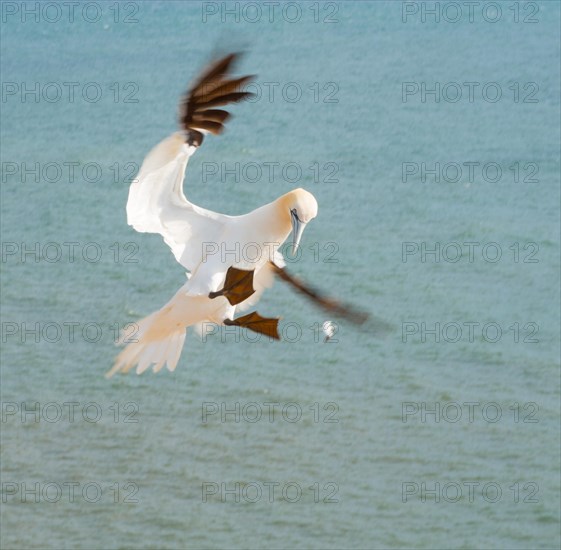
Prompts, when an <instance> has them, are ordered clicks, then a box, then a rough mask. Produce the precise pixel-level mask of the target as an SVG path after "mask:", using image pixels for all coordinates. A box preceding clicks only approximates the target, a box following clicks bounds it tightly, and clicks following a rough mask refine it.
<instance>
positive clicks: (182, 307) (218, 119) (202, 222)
mask: <svg viewBox="0 0 561 550" xmlns="http://www.w3.org/2000/svg"><path fill="white" fill-rule="evenodd" d="M238 58H239V54H236V53H233V54H229V55H226V56H224V57H222V58H220V59H218V60H216V61H214V62H213V63H211V64H210V66H209V67H208V68H207V69H206V70H204V71H203V73H202V74H201V75H200V76H199V78H198V79H197V80H196V81H195V83H194V84H193V85H192V86H191V87H190V88H189V90H188V91H187V94H186V95H185V97H184V98H183V99H182V102H181V104H180V117H179V120H180V124H181V130H180V131H179V132H176V133H174V134H172V135H171V136H169V137H168V138H166V139H164V140H163V141H162V142H161V143H159V144H158V145H156V146H155V147H154V149H152V151H150V152H149V153H148V155H147V156H146V158H145V159H144V162H143V163H142V166H141V168H140V171H139V173H138V175H137V177H136V178H135V179H134V180H133V182H132V184H131V186H130V190H129V197H128V201H127V209H126V210H127V222H128V224H129V225H131V226H132V227H133V228H134V229H135V230H136V231H138V232H141V233H159V234H160V235H162V237H163V239H164V241H165V243H166V244H167V245H168V246H169V247H170V249H171V251H172V253H173V255H174V256H175V259H176V260H177V261H178V262H179V263H180V264H181V265H182V266H183V267H184V268H185V269H186V270H188V273H187V282H186V283H185V284H184V285H183V286H182V287H181V288H180V289H179V290H178V291H177V293H176V294H175V295H174V296H173V298H172V299H171V300H170V301H169V302H168V303H167V304H166V305H164V306H163V307H162V308H161V309H160V310H158V311H156V312H154V313H152V314H150V315H148V316H147V317H145V318H144V319H141V320H140V321H138V322H137V323H136V324H135V325H134V326H135V328H136V330H135V334H134V335H132V336H130V338H129V343H128V344H127V345H126V347H125V348H124V349H123V350H122V351H121V353H120V354H119V355H118V356H117V358H116V360H115V363H114V365H113V368H112V369H111V370H110V371H109V372H108V373H107V374H106V376H107V377H111V376H112V375H113V374H115V373H116V372H127V371H129V370H130V369H132V368H133V367H134V366H136V372H137V374H141V373H142V372H144V371H145V370H147V369H148V368H149V367H150V366H153V371H154V372H158V371H160V370H161V369H162V368H163V367H164V366H167V368H168V370H170V371H173V370H175V368H176V366H177V363H178V361H179V357H180V355H181V351H182V349H183V344H184V341H185V336H186V328H187V327H189V326H199V327H200V326H201V325H202V324H203V323H216V324H218V325H229V326H238V327H244V328H246V329H248V330H252V331H255V332H257V333H260V334H264V335H267V336H268V337H270V338H272V339H279V334H278V321H279V319H278V318H266V317H262V316H261V315H260V314H259V313H257V312H256V311H253V312H251V313H248V314H245V315H242V316H238V317H236V316H235V315H236V314H237V313H239V312H243V311H247V309H249V308H251V307H252V306H253V305H254V304H255V303H256V302H257V301H258V300H259V298H260V297H261V294H262V293H263V291H264V290H265V289H266V288H268V287H270V286H271V285H272V282H273V279H274V277H275V276H278V277H279V278H280V279H281V280H283V281H285V282H287V283H288V284H290V285H291V286H292V287H293V288H294V289H296V290H297V291H298V292H301V293H302V294H303V295H305V296H306V297H308V298H309V299H311V300H313V301H314V302H315V303H316V304H317V305H319V306H320V307H322V308H323V309H325V310H326V311H329V312H331V313H333V314H335V315H339V316H342V317H345V318H347V319H349V320H350V321H352V322H355V323H363V322H364V321H365V320H366V318H367V315H366V314H364V313H362V312H359V311H355V310H354V309H353V308H351V307H349V306H346V305H344V304H342V303H340V302H339V301H336V300H333V299H332V298H328V297H326V296H324V295H323V294H322V293H321V292H319V291H318V290H316V289H313V288H311V287H310V286H309V285H306V284H305V283H304V282H302V281H301V280H300V279H299V278H297V277H295V276H293V275H291V274H289V273H288V272H287V270H286V268H285V262H284V259H283V256H282V254H281V253H280V251H279V247H280V246H281V245H282V244H283V243H284V242H285V241H286V239H287V238H288V236H289V235H290V233H291V232H292V235H293V238H292V245H293V250H295V249H296V248H297V247H298V246H299V243H300V239H301V237H302V233H303V231H304V228H305V227H306V224H307V223H309V222H310V220H312V219H314V218H315V217H316V215H317V212H318V204H317V201H316V199H315V198H314V196H313V195H312V194H311V193H309V192H308V191H305V190H304V189H300V188H299V189H294V190H293V191H290V192H289V193H286V194H284V195H282V196H281V197H279V198H277V199H276V200H274V201H273V202H271V203H269V204H265V205H264V206H261V207H259V208H257V209H255V210H253V211H251V212H249V213H248V214H244V215H241V216H227V215H225V214H220V213H218V212H213V211H211V210H206V209H204V208H201V207H199V206H196V205H195V204H193V203H191V202H190V201H188V200H187V198H186V197H185V194H184V193H183V179H184V175H185V169H186V167H187V163H188V161H189V158H190V157H191V156H192V155H193V154H194V153H195V151H196V150H197V149H198V148H199V147H200V146H201V144H202V143H203V140H204V137H205V135H207V134H213V135H218V134H221V133H222V132H223V130H224V124H225V122H226V121H227V120H228V118H229V117H230V113H228V112H227V111H225V110H223V109H217V108H216V107H223V106H225V105H228V104H230V103H237V102H239V101H241V100H243V99H245V98H247V97H250V96H251V95H252V94H251V93H250V92H247V91H242V88H243V85H244V84H246V83H247V82H249V81H251V79H252V78H254V77H253V76H243V77H241V78H234V77H232V75H231V72H230V71H231V68H232V67H233V65H234V63H235V61H236V60H237V59H238ZM248 245H251V246H252V247H253V249H252V250H253V252H252V254H251V258H250V257H249V254H243V255H241V254H235V255H234V256H235V257H234V258H232V254H222V251H224V250H227V251H232V250H245V247H246V246H248ZM120 343H126V338H125V337H124V335H122V336H121V339H120Z"/></svg>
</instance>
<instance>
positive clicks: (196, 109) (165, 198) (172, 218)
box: [127, 54, 252, 271]
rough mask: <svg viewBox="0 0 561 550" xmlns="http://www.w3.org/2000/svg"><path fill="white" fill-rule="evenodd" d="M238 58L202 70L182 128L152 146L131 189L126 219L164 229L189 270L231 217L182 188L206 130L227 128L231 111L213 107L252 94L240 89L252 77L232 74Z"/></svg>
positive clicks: (184, 106) (183, 108) (141, 227)
mask: <svg viewBox="0 0 561 550" xmlns="http://www.w3.org/2000/svg"><path fill="white" fill-rule="evenodd" d="M238 57H239V54H230V55H227V56H225V57H223V58H221V59H219V60H217V61H215V62H214V63H212V64H211V65H210V66H209V67H208V68H207V69H206V70H204V71H203V73H202V74H201V76H199V78H198V79H197V80H196V81H195V84H194V85H193V86H192V87H191V88H190V89H189V91H188V92H187V94H186V95H185V97H184V98H183V100H182V102H181V104H180V123H181V126H182V128H183V131H182V132H178V133H175V134H173V135H171V136H169V137H168V138H166V139H165V140H164V141H162V142H161V143H159V144H158V145H156V147H154V149H152V151H150V153H149V154H148V155H147V157H146V158H145V159H144V162H143V163H142V166H141V168H140V171H139V173H138V175H137V177H136V178H135V180H134V181H133V183H132V184H131V186H130V189H129V198H128V202H127V221H128V224H129V225H131V226H132V227H134V229H136V230H137V231H139V232H141V233H159V234H161V235H162V237H163V238H164V241H165V242H166V244H167V245H168V246H169V247H170V248H171V250H172V252H173V255H174V256H175V259H176V260H177V261H178V262H179V263H180V264H181V265H183V266H184V267H185V268H186V269H188V270H189V271H195V270H196V269H197V267H198V266H199V264H200V263H201V261H202V257H203V252H204V251H203V248H204V243H205V242H206V243H216V242H220V241H221V238H222V235H223V233H224V230H225V227H226V225H227V223H228V220H229V219H230V217H229V216H225V215H223V214H218V213H216V212H212V211H210V210H206V209H204V208H200V207H198V206H196V205H195V204H193V203H191V202H189V201H188V200H187V198H186V197H185V195H184V193H183V179H184V176H185V170H186V168H187V163H188V161H189V157H190V156H191V155H193V153H194V152H195V151H196V150H197V147H198V146H199V145H200V144H201V143H202V141H203V137H204V134H206V133H212V134H220V133H221V132H222V131H223V130H224V123H225V122H226V120H227V119H228V118H229V116H230V115H229V113H228V112H227V111H223V110H219V109H214V107H216V106H220V105H227V104H229V103H235V102H238V101H240V100H242V99H244V98H245V97H248V96H250V95H252V94H251V93H249V92H243V91H237V90H239V89H240V87H241V86H242V85H243V84H244V83H245V82H247V81H249V80H250V79H251V78H252V77H251V76H245V77H242V78H229V76H228V71H229V69H230V68H231V66H232V65H233V63H234V62H235V60H236V59H237V58H238Z"/></svg>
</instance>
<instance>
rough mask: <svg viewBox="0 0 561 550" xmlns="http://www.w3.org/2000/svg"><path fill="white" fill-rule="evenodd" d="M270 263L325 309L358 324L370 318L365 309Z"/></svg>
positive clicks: (285, 278) (293, 285)
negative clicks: (337, 297) (327, 292)
mask: <svg viewBox="0 0 561 550" xmlns="http://www.w3.org/2000/svg"><path fill="white" fill-rule="evenodd" d="M270 265H271V268H272V269H273V271H274V273H275V274H276V275H278V277H279V278H280V279H282V280H283V281H285V282H286V283H288V284H289V285H291V286H292V288H294V289H295V290H297V291H298V292H300V293H301V294H303V295H304V296H306V297H307V298H308V299H310V300H311V301H312V302H313V303H314V304H315V305H316V306H318V307H320V308H321V309H323V310H324V311H327V312H328V313H331V314H333V315H337V316H339V317H342V318H344V319H347V320H348V321H351V322H353V323H355V324H357V325H362V324H363V323H364V322H366V320H367V319H368V314H367V313H365V312H364V311H360V310H358V309H356V308H355V307H354V306H351V305H350V304H345V303H343V302H340V301H339V300H335V299H334V298H331V297H329V296H326V295H325V294H323V292H321V291H319V290H317V289H315V288H313V287H312V286H310V285H308V284H306V283H304V281H302V280H301V279H299V278H298V277H295V276H294V275H291V274H290V273H288V271H287V270H286V268H284V267H279V266H277V265H275V264H273V263H272V262H270Z"/></svg>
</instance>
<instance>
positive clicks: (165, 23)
mask: <svg viewBox="0 0 561 550" xmlns="http://www.w3.org/2000/svg"><path fill="white" fill-rule="evenodd" d="M88 4H89V7H88V8H85V7H84V5H83V4H80V5H79V6H78V7H76V8H75V10H76V11H75V12H74V14H73V15H71V14H70V12H69V10H70V7H69V3H64V2H62V3H57V2H48V3H41V8H40V9H39V12H37V14H34V13H33V10H35V9H36V7H35V3H34V2H27V3H22V2H3V3H2V22H1V49H0V53H1V80H2V94H3V95H2V102H1V104H0V107H1V110H2V113H1V115H2V116H1V131H0V136H1V144H2V152H1V161H2V176H1V177H2V179H1V202H2V210H1V231H2V262H1V264H0V270H1V283H2V286H1V291H2V292H1V298H2V299H1V304H2V311H1V317H2V339H1V350H2V351H1V364H2V370H1V400H2V422H1V424H0V428H1V447H2V452H1V462H2V513H1V530H0V532H1V535H0V545H1V546H2V548H6V549H15V548H19V549H23V548H25V549H27V548H83V549H86V548H104V549H105V548H166V549H168V548H169V549H172V548H302V549H304V548H559V545H560V542H561V540H560V522H559V512H560V493H561V485H560V466H561V465H560V364H559V355H560V346H559V331H560V309H559V306H560V294H559V293H560V290H559V289H560V287H559V270H560V265H559V240H560V236H559V235H560V233H559V230H560V227H559V212H560V163H559V148H560V131H559V130H560V127H559V124H560V122H559V121H560V74H559V62H560V51H559V49H560V4H559V2H553V1H543V2H517V1H515V2H511V1H508V2H497V3H486V2H483V3H480V4H479V5H478V6H476V7H474V8H473V10H474V11H473V12H472V13H471V14H470V13H469V10H468V7H466V5H465V3H459V2H452V3H450V2H440V3H437V4H438V10H439V12H438V21H436V20H435V19H436V18H437V16H436V15H435V14H434V13H431V10H432V9H433V8H434V4H435V3H434V2H419V3H412V2H404V3H402V2H375V1H371V2H369V1H363V2H342V1H339V2H301V3H288V4H286V3H280V4H279V5H278V6H276V7H275V6H271V4H270V3H269V4H267V3H257V2H228V3H224V2H172V1H169V2H119V3H117V2H102V1H97V2H90V3H88ZM273 4H274V3H273ZM497 6H499V11H497ZM273 7H274V9H275V11H274V12H273V13H272V15H271V12H270V10H271V9H273ZM25 10H27V11H28V12H29V11H30V10H31V14H29V13H28V14H27V15H24V16H22V13H24V12H25ZM84 10H85V11H84ZM458 10H460V11H458ZM22 17H23V20H22ZM232 50H244V51H245V52H246V55H245V56H244V58H243V60H242V62H241V64H240V66H239V67H238V68H237V72H238V74H256V75H257V76H256V80H255V82H256V84H255V85H254V86H253V88H251V90H252V91H254V92H257V97H256V98H254V99H253V100H251V101H245V102H243V103H241V104H239V105H236V106H233V107H232V108H231V111H232V113H233V114H234V118H233V119H232V120H231V121H229V123H228V126H227V129H226V132H225V133H224V135H223V136H220V137H218V138H215V137H208V138H207V139H206V140H205V142H204V144H203V146H202V147H201V148H200V150H199V151H198V152H197V153H196V155H195V157H193V159H192V161H191V163H190V165H189V167H188V169H187V174H186V179H185V183H184V188H185V193H186V195H187V196H188V198H189V199H190V200H191V201H193V202H194V203H195V204H197V205H200V206H203V207H206V208H209V209H212V210H216V211H218V212H223V213H227V214H232V215H234V214H241V213H245V212H248V211H250V210H252V209H253V208H255V207H258V206H260V205H262V204H265V203H267V202H270V201H272V200H274V199H275V198H276V197H278V196H279V195H281V194H283V193H285V192H287V191H289V190H291V189H293V188H295V187H304V188H306V189H308V190H309V191H311V192H312V193H313V194H314V195H315V196H316V198H317V200H318V203H319V215H318V216H317V218H316V219H315V220H313V222H312V223H310V224H309V226H308V227H307V229H306V231H305V233H304V237H303V245H302V255H301V257H300V258H293V259H292V261H291V262H290V263H289V268H290V269H291V270H292V272H293V273H295V274H297V275H299V276H301V277H302V278H305V279H307V280H308V281H310V282H311V283H313V284H314V285H315V286H317V287H318V288H321V289H323V290H324V291H325V292H327V293H329V294H331V295H333V296H335V297H337V298H339V299H342V300H344V301H347V302H350V303H352V304H354V305H355V306H356V307H360V308H362V309H364V310H366V311H368V312H369V313H370V314H371V318H370V320H369V322H368V323H366V324H365V325H363V326H362V327H356V326H353V325H352V324H349V323H348V322H346V321H344V320H338V319H336V318H334V317H330V316H329V315H326V314H325V313H324V312H322V311H320V310H318V309H315V308H314V306H313V305H311V304H310V303H308V302H306V301H304V300H303V298H302V297H301V296H299V295H296V294H294V293H293V292H292V291H291V290H290V289H289V288H286V287H285V286H284V285H283V284H282V283H280V282H279V283H277V284H276V285H275V287H274V288H273V289H271V290H269V291H268V292H267V293H266V295H265V296H264V297H263V299H262V300H261V302H260V303H259V305H258V308H257V309H258V311H259V312H260V313H261V314H263V315H267V316H281V317H282V320H281V323H280V324H281V331H282V334H283V337H284V339H283V341H282V342H280V343H278V342H269V341H268V340H266V339H265V338H262V339H259V341H256V342H254V341H251V339H252V334H250V333H243V332H239V331H232V330H230V331H224V330H217V331H214V330H212V331H210V332H212V333H211V334H204V335H203V336H198V335H197V334H195V333H194V332H193V331H190V332H189V334H188V337H187V340H186V343H185V347H184V350H183V354H182V356H181V360H180V363H179V365H178V367H177V370H176V371H175V372H173V373H170V372H167V371H162V372H160V373H158V374H153V373H152V372H146V373H144V374H143V375H142V376H136V374H134V373H133V374H130V375H127V376H115V377H113V378H112V379H110V380H106V379H105V378H104V373H105V372H106V371H107V370H108V369H109V368H110V367H111V365H112V361H113V358H114V356H115V355H116V353H117V348H116V347H115V343H114V341H115V334H116V333H117V331H118V330H120V329H121V328H123V327H124V326H125V325H126V324H127V323H130V322H134V321H135V320H137V319H138V318H140V317H143V316H145V315H147V314H149V313H150V312H152V311H154V310H156V309H158V308H160V307H161V306H162V305H163V304H165V303H166V302H167V300H168V299H169V298H170V297H171V296H172V295H173V294H174V293H175V292H176V290H177V289H178V288H179V287H180V286H181V285H182V284H183V282H184V280H185V274H184V270H183V269H182V268H181V266H179V265H178V264H177V263H176V262H175V260H174V258H173V256H172V254H171V252H170V251H169V249H168V248H167V247H166V246H165V244H164V243H163V242H162V240H161V238H160V236H158V235H148V234H138V233H136V232H135V231H134V230H133V229H132V228H131V227H129V226H127V223H126V213H125V204H126V200H127V192H128V185H129V183H130V178H131V177H132V176H134V173H135V172H136V170H137V169H138V166H139V165H140V163H141V162H142V159H143V158H144V156H145V155H146V153H147V152H148V151H149V150H150V148H151V147H153V146H154V145H155V144H156V143H158V142H159V141H160V140H161V139H163V138H164V137H166V136H167V135H169V134H170V133H171V132H173V131H175V129H176V116H177V104H178V99H179V97H180V96H181V94H182V93H184V91H185V90H186V88H187V86H188V83H189V82H190V81H191V80H192V79H193V77H194V76H195V75H196V73H197V71H199V70H200V69H201V67H202V66H204V64H205V63H206V62H207V61H208V60H210V59H212V57H213V55H218V54H220V53H224V52H228V51H232ZM273 169H274V172H273V173H272V174H271V170H273ZM435 171H436V173H435ZM466 243H467V244H466ZM431 251H432V252H431ZM327 320H330V321H332V322H334V323H336V329H337V332H336V334H335V335H334V336H333V338H332V339H331V340H330V341H329V342H327V343H325V342H324V334H323V332H322V330H321V327H322V325H323V323H324V322H325V321H327ZM271 404H273V405H271ZM272 413H274V414H272Z"/></svg>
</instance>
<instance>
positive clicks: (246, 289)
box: [208, 267, 255, 306]
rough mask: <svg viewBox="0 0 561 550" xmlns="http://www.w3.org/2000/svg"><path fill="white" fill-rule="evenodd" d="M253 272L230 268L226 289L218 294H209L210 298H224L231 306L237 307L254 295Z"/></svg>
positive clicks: (225, 284)
mask: <svg viewBox="0 0 561 550" xmlns="http://www.w3.org/2000/svg"><path fill="white" fill-rule="evenodd" d="M254 292H255V289H254V288H253V270H251V271H246V270H244V269H236V268H235V267H230V268H229V269H228V273H226V280H225V281H224V288H223V289H222V290H218V291H216V292H211V293H209V295H208V297H209V298H217V297H218V296H224V297H225V298H226V299H227V300H228V302H230V304H231V305H233V306H235V305H238V304H240V303H241V302H243V301H245V300H247V299H248V298H249V297H250V296H251V295H252V294H253V293H254Z"/></svg>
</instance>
